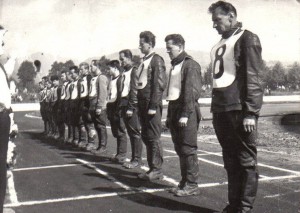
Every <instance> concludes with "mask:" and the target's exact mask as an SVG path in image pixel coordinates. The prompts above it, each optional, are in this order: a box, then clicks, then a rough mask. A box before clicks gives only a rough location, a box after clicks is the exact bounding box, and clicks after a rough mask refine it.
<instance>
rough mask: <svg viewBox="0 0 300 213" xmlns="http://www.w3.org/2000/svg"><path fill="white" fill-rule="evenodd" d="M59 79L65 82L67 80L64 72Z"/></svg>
mask: <svg viewBox="0 0 300 213" xmlns="http://www.w3.org/2000/svg"><path fill="white" fill-rule="evenodd" d="M60 79H61V80H62V82H65V81H66V80H67V76H66V73H62V74H61V76H60Z"/></svg>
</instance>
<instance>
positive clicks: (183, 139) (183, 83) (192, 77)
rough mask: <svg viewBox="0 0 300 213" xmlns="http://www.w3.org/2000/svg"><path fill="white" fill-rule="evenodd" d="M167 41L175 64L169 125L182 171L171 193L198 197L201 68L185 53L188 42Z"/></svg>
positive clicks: (173, 36)
mask: <svg viewBox="0 0 300 213" xmlns="http://www.w3.org/2000/svg"><path fill="white" fill-rule="evenodd" d="M165 42H166V49H167V53H168V54H169V56H170V59H171V65H172V68H171V71H170V73H169V84H168V87H167V97H166V100H167V101H168V102H169V105H168V115H167V121H166V124H167V126H168V127H169V128H170V132H171V135H172V141H173V143H174V147H175V151H176V153H177V155H178V156H179V164H180V170H181V181H180V182H179V185H178V187H176V188H174V189H172V190H171V192H172V193H174V194H175V195H176V196H189V195H197V194H199V188H198V177H199V166H198V157H197V149H198V146H197V130H198V127H199V122H200V119H201V115H200V109H199V104H198V99H199V98H200V91H201V67H200V65H199V64H198V63H197V62H196V61H195V60H194V59H193V58H192V57H191V56H189V55H188V54H187V53H186V52H185V51H184V47H185V40H184V38H183V37H182V36H181V35H180V34H171V35H168V36H167V37H166V38H165Z"/></svg>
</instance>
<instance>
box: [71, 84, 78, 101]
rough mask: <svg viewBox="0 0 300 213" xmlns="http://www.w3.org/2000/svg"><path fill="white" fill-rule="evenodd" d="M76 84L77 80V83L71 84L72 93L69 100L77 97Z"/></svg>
mask: <svg viewBox="0 0 300 213" xmlns="http://www.w3.org/2000/svg"><path fill="white" fill-rule="evenodd" d="M77 83H78V80H77V81H74V82H73V83H72V84H73V86H72V87H73V90H72V93H71V99H72V100H75V99H77V97H78V88H77Z"/></svg>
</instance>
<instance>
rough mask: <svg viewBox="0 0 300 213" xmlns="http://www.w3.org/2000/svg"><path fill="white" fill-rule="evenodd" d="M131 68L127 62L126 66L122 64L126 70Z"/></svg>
mask: <svg viewBox="0 0 300 213" xmlns="http://www.w3.org/2000/svg"><path fill="white" fill-rule="evenodd" d="M131 68H132V66H131V65H129V64H127V65H126V66H124V71H125V72H127V71H129V70H130V69H131Z"/></svg>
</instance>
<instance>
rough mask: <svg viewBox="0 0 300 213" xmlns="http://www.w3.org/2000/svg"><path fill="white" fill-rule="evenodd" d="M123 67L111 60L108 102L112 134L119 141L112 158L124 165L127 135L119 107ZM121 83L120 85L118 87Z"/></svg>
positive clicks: (108, 115)
mask: <svg viewBox="0 0 300 213" xmlns="http://www.w3.org/2000/svg"><path fill="white" fill-rule="evenodd" d="M121 69H122V68H121V66H120V62H119V61H118V60H111V61H110V62H109V63H108V76H109V78H110V81H109V92H108V100H107V118H108V120H109V122H110V126H111V132H112V134H113V136H114V137H115V138H116V139H117V153H116V155H115V156H114V157H113V158H112V161H113V162H116V163H120V164H123V163H124V162H125V160H126V154H127V135H126V127H125V122H124V117H123V115H122V111H121V110H122V109H121V107H120V106H119V104H120V101H121V93H120V86H121V85H120V83H121V82H120V81H121V80H122V75H121V72H122V70H121ZM118 83H119V85H118Z"/></svg>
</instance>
